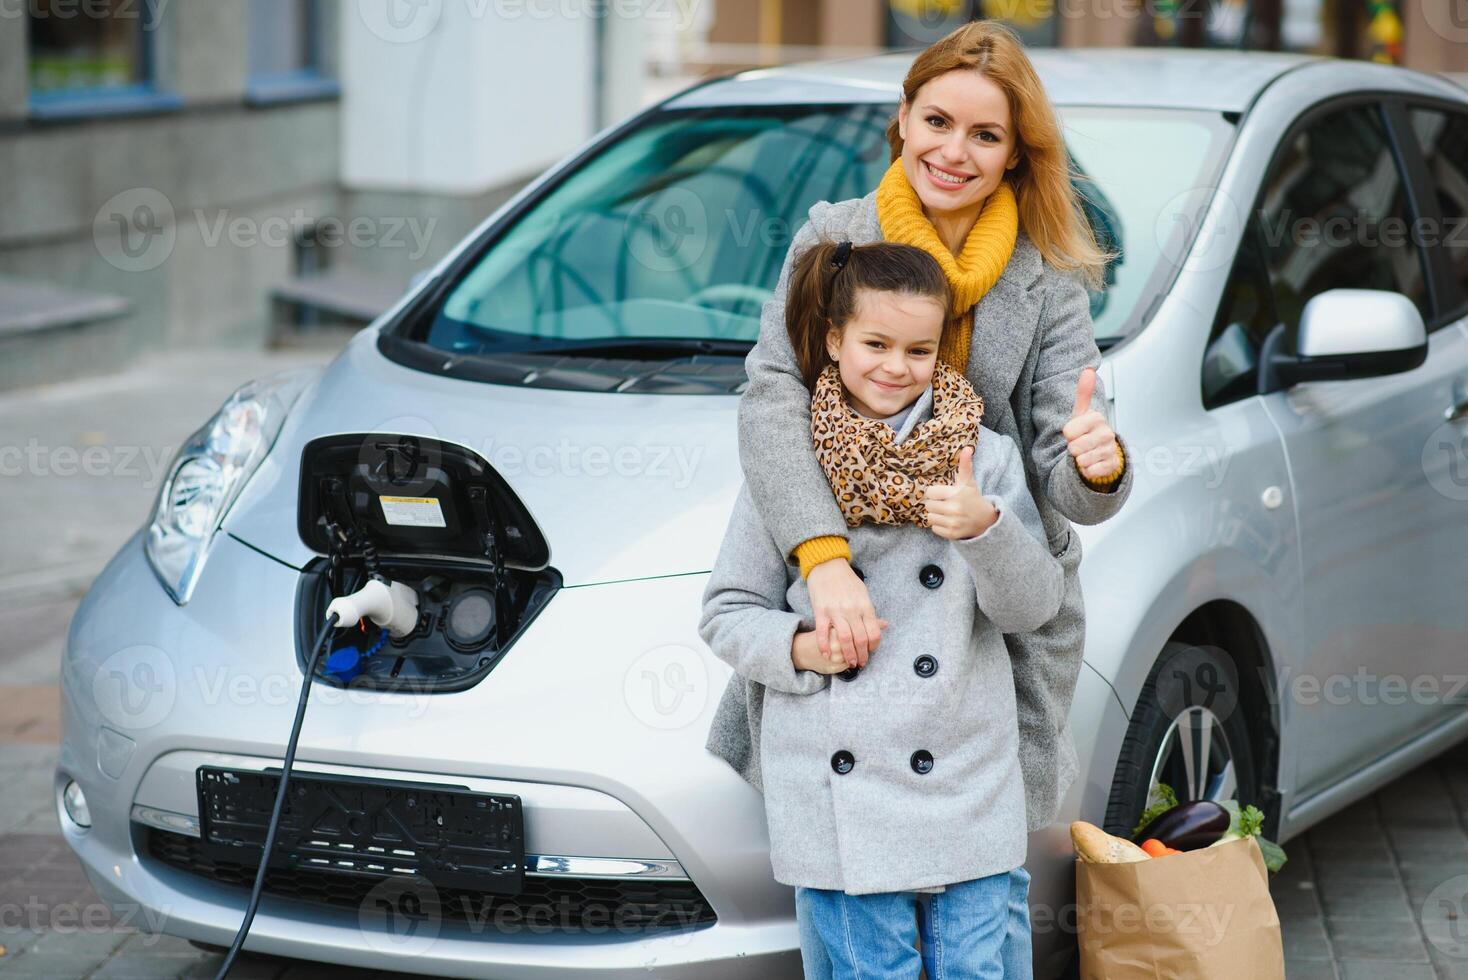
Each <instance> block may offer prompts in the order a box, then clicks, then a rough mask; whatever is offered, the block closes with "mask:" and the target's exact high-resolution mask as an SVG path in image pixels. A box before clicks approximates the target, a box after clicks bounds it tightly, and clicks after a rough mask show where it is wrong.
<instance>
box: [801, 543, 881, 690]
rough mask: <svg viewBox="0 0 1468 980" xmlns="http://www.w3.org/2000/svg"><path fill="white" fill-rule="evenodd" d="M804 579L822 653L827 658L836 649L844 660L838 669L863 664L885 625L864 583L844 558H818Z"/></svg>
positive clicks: (861, 665)
mask: <svg viewBox="0 0 1468 980" xmlns="http://www.w3.org/2000/svg"><path fill="white" fill-rule="evenodd" d="M805 583H806V588H807V589H808V590H809V592H810V606H811V611H812V612H813V613H815V617H816V628H815V638H816V643H817V646H818V647H819V649H820V653H821V656H822V657H827V658H829V657H830V655H831V653H832V652H837V653H839V654H840V656H841V660H842V663H843V666H841V667H839V668H837V669H839V670H845V669H846V668H847V667H865V666H866V665H867V657H868V656H870V655H871V651H873V650H875V649H877V642H878V641H879V640H880V639H881V638H882V627H883V626H886V625H887V623H886V620H879V619H878V618H877V609H876V607H875V606H873V605H872V597H871V596H870V595H869V594H868V593H867V587H866V583H865V582H863V581H862V580H861V579H859V578H857V577H856V573H855V572H854V571H852V570H851V563H850V562H849V561H847V560H846V559H845V558H832V559H831V560H830V561H823V562H821V563H820V564H819V565H817V566H816V567H815V568H812V569H811V570H810V574H809V575H808V576H806V579H805ZM833 633H834V639H833V637H832V634H833Z"/></svg>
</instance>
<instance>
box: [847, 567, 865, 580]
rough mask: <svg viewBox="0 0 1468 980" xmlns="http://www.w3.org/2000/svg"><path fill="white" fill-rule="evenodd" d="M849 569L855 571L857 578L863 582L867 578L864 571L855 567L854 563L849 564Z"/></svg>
mask: <svg viewBox="0 0 1468 980" xmlns="http://www.w3.org/2000/svg"><path fill="white" fill-rule="evenodd" d="M851 570H852V571H853V572H855V573H856V577H857V578H859V579H861V580H862V581H863V582H865V581H866V580H867V576H866V573H865V572H863V571H862V570H861V569H860V568H857V567H856V566H855V565H852V566H851Z"/></svg>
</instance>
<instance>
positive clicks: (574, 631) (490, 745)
mask: <svg viewBox="0 0 1468 980" xmlns="http://www.w3.org/2000/svg"><path fill="white" fill-rule="evenodd" d="M298 578H299V573H298V572H297V571H296V570H295V569H293V568H291V567H289V566H286V565H284V564H281V563H279V562H277V561H275V560H274V559H271V558H269V557H267V556H265V555H263V554H261V553H259V552H257V551H255V550H254V549H252V548H250V547H249V546H247V545H244V544H242V543H241V542H239V541H237V540H235V539H234V538H231V537H229V536H227V535H224V536H221V537H220V538H219V539H217V541H216V544H215V551H214V554H213V555H212V556H211V557H210V559H209V565H208V568H207V569H206V572H205V575H204V577H203V579H202V580H201V581H200V583H199V586H198V588H197V590H196V592H195V594H194V597H193V599H192V600H191V601H190V602H189V604H188V605H186V606H183V607H178V606H175V605H174V603H173V602H172V601H171V600H170V599H169V598H168V597H167V595H166V594H165V593H164V591H163V589H162V588H161V587H159V586H158V584H157V582H156V580H155V579H154V577H153V575H152V572H151V571H150V570H149V568H148V565H147V562H146V560H145V558H144V557H143V553H142V547H141V537H140V536H135V537H134V538H133V539H132V540H131V541H130V542H129V543H128V544H127V545H126V546H125V547H124V548H123V549H122V550H121V551H120V552H119V554H118V555H117V556H116V558H114V560H113V561H112V563H111V564H110V565H109V566H108V567H107V569H106V570H105V571H104V572H103V574H102V575H101V576H100V577H99V579H98V581H97V583H96V584H95V585H94V587H93V589H92V591H91V592H90V593H89V595H88V596H87V598H86V600H85V601H84V602H83V603H82V605H81V607H80V608H79V609H78V611H77V614H76V617H75V619H74V620H73V623H72V628H71V632H70V635H69V637H68V643H67V650H66V654H65V657H64V662H63V670H62V679H63V724H64V730H63V740H62V746H61V753H60V759H59V763H58V769H57V780H56V789H57V793H58V797H59V793H60V791H61V790H62V789H63V788H64V786H65V784H66V782H67V781H68V780H76V781H77V783H78V784H79V785H80V786H81V788H82V790H83V791H84V792H85V794H86V797H87V801H88V804H89V807H90V810H91V814H92V826H91V827H90V828H80V827H78V826H77V825H75V824H74V823H72V822H71V821H70V820H69V818H67V817H66V815H65V813H64V810H63V811H60V817H61V823H62V827H63V833H64V834H65V836H66V838H67V840H68V842H69V843H70V845H71V846H72V848H73V849H74V850H75V851H76V853H77V855H78V857H79V858H80V859H81V861H82V863H83V865H84V867H85V868H86V871H87V874H88V876H89V877H90V878H91V880H92V882H93V884H94V885H95V886H96V888H97V890H98V893H99V894H101V895H102V896H103V897H104V898H105V899H106V900H108V901H109V902H112V903H114V904H115V905H118V906H120V907H126V908H130V909H132V910H133V911H134V913H135V915H134V921H139V922H145V923H156V928H157V929H158V930H159V931H162V932H166V933H168V934H171V935H176V936H181V937H184V938H188V939H195V940H200V941H204V942H210V943H215V944H219V945H227V944H228V943H229V942H230V940H231V939H232V938H233V935H234V933H235V931H236V929H237V928H238V925H239V922H240V919H241V917H242V915H243V911H244V906H245V902H246V899H247V893H246V892H245V891H244V889H242V888H240V887H237V886H234V885H230V884H226V883H221V882H220V881H218V880H212V879H211V878H210V877H206V876H205V875H202V874H199V873H191V872H190V871H187V870H182V869H181V868H180V867H178V866H176V865H175V864H170V863H168V862H167V861H163V860H159V858H158V856H157V853H158V852H157V850H156V849H155V850H154V852H153V853H150V849H149V847H148V842H149V840H150V839H151V838H150V835H151V834H153V833H163V832H165V831H161V830H149V829H147V828H148V827H149V825H151V826H152V827H154V828H162V827H166V828H168V829H167V831H166V832H167V833H172V834H181V835H183V836H184V838H185V840H186V838H187V834H188V829H189V819H190V818H194V819H196V818H197V797H196V795H195V786H194V771H195V769H196V768H197V767H198V766H199V765H202V764H206V763H207V764H213V765H225V766H231V767H236V768H254V769H262V768H266V767H268V766H278V765H279V760H280V758H281V757H282V755H283V754H284V742H285V739H286V737H287V735H288V734H289V731H290V727H291V720H292V717H293V714H294V710H295V702H296V697H297V693H298V691H299V685H300V680H301V675H300V671H299V667H298V666H297V662H296V656H295V648H294V643H295V640H294V624H293V622H292V616H293V611H294V609H295V594H296V593H295V590H296V585H297V582H298ZM703 581H704V579H703V576H681V577H672V578H667V579H654V580H644V581H639V582H629V583H617V584H610V585H603V586H596V587H585V588H570V589H563V590H562V591H561V592H560V593H559V594H558V595H557V596H556V597H555V599H554V600H553V601H552V602H551V603H550V605H549V606H548V607H547V608H546V609H545V611H544V612H543V613H542V614H541V615H540V617H539V618H538V620H537V621H536V623H535V625H534V628H533V629H531V630H530V631H528V632H527V633H526V634H525V635H524V636H523V637H521V639H520V640H519V641H518V642H517V643H516V645H515V646H514V647H513V648H512V649H511V650H510V651H509V652H508V653H507V654H506V655H505V658H504V660H503V661H502V662H501V663H500V664H499V665H498V666H497V667H496V669H495V670H494V672H493V673H492V674H491V675H490V676H489V677H487V678H486V679H485V680H484V681H483V682H481V683H479V684H478V685H476V686H475V687H473V688H471V689H469V690H466V691H462V692H457V693H452V694H432V695H430V694H416V695H410V694H387V693H382V692H356V691H341V690H338V689H334V688H330V687H327V686H323V685H320V684H318V685H316V686H315V687H313V690H312V694H311V701H310V704H309V706H308V708H307V711H306V717H305V722H304V725H303V727H302V732H301V738H300V744H299V747H298V749H297V763H296V768H297V770H298V771H301V772H309V771H316V772H336V773H342V774H351V775H359V776H366V777H377V778H392V779H421V780H423V781H431V782H451V783H454V784H456V785H462V786H465V787H467V788H469V789H475V790H481V791H486V792H512V793H517V794H519V795H521V797H522V800H523V801H524V810H525V821H526V822H525V844H526V852H527V855H531V854H533V855H542V856H547V857H551V858H573V857H580V858H587V857H589V858H597V859H626V860H628V861H634V862H641V863H642V864H644V865H647V866H649V867H653V866H655V867H657V868H659V869H661V870H660V871H659V872H657V873H658V874H662V875H672V876H673V877H674V878H676V877H677V876H678V875H679V873H680V872H681V874H683V875H686V877H687V878H688V879H689V880H690V881H691V883H692V885H693V886H696V888H697V890H698V892H700V893H701V895H702V898H703V899H704V900H706V902H707V904H708V906H710V907H711V908H712V910H713V912H714V914H715V915H716V921H713V922H704V923H701V924H696V925H692V926H675V927H660V928H657V929H639V928H624V927H619V926H618V925H617V924H616V923H615V922H613V923H609V924H608V925H607V927H606V928H605V929H603V930H600V931H590V930H587V929H582V930H579V931H577V930H567V929H560V928H554V927H549V928H545V927H537V926H535V925H526V926H524V927H523V928H507V927H506V926H505V925H504V924H503V923H502V922H501V923H497V922H496V921H494V920H492V919H491V920H489V921H477V922H476V921H474V920H473V919H472V918H471V919H470V920H469V921H463V920H461V919H454V920H452V921H450V920H449V919H448V918H440V919H438V920H437V921H435V920H434V919H433V918H432V917H429V918H428V919H424V918H422V917H420V918H417V919H413V920H411V921H410V920H405V919H401V918H398V917H394V916H393V915H392V914H391V912H392V903H391V902H390V901H389V902H387V903H386V904H384V903H383V902H382V900H381V899H382V896H381V895H377V896H376V897H375V899H374V901H372V902H364V903H361V904H360V905H359V906H358V907H346V906H343V905H331V904H327V903H323V902H305V901H300V900H297V899H288V898H284V897H281V896H278V895H277V896H272V895H271V894H269V893H268V892H267V894H266V895H265V896H264V897H263V898H262V901H261V905H260V911H259V913H258V914H257V916H256V919H255V921H254V924H253V925H252V927H251V930H250V938H249V940H248V942H247V944H246V947H247V948H248V949H250V950H252V951H260V952H267V953H273V954H277V955H283V956H293V957H300V958H303V959H314V960H322V961H327V962H335V963H341V964H345V965H352V966H359V967H370V968H379V969H381V968H387V969H402V970H410V971H413V972H426V973H435V974H440V975H444V976H461V977H490V976H493V977H558V976H577V975H586V974H590V973H595V974H596V975H597V976H599V977H600V976H608V977H614V976H619V975H623V974H626V975H631V974H632V973H634V972H635V973H636V974H637V975H639V976H647V975H651V976H689V975H694V974H696V975H698V976H707V977H723V976H729V977H736V976H738V977H745V976H750V975H752V974H758V975H761V976H764V975H769V976H779V975H790V976H798V975H799V969H800V968H799V953H798V942H797V936H796V931H795V924H794V908H793V901H792V897H793V896H792V892H791V889H789V888H788V887H786V886H783V885H780V884H778V883H777V882H775V881H774V880H773V877H772V875H771V870H770V865H769V857H768V839H767V837H766V834H765V823H764V819H763V814H764V811H763V803H762V800H761V799H760V797H759V795H758V793H756V792H755V791H754V790H753V789H752V788H751V787H749V786H747V785H746V784H745V783H744V782H743V781H742V780H741V779H739V777H738V776H737V775H735V774H734V773H733V772H732V771H731V770H730V769H729V768H728V767H727V766H726V765H725V764H724V763H723V762H722V761H720V760H718V759H716V758H715V757H713V756H711V755H710V754H709V753H707V752H706V751H705V750H704V748H703V734H704V732H705V731H706V730H707V726H708V722H709V719H710V717H711V714H712V712H713V710H714V708H715V706H716V704H717V701H718V696H719V693H720V692H721V691H722V688H723V684H724V682H725V679H726V678H727V676H728V670H727V668H726V667H724V666H723V665H722V664H720V663H719V662H718V661H717V660H715V659H714V658H713V657H712V656H711V655H710V654H708V652H707V650H706V649H705V648H704V647H703V644H702V643H701V641H699V639H698V636H697V629H696V625H697V616H698V610H699V606H700V595H701V590H702V586H703ZM173 840H174V843H179V841H178V840H177V839H176V838H175V839H173ZM646 880H651V879H646ZM138 912H141V913H143V914H141V915H138V914H136V913H138Z"/></svg>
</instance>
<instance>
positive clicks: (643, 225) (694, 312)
mask: <svg viewBox="0 0 1468 980" xmlns="http://www.w3.org/2000/svg"><path fill="white" fill-rule="evenodd" d="M891 115H892V107H891V106H890V105H841V106H829V105H825V106H797V107H773V108H770V107H766V108H757V109H756V108H746V109H729V108H718V109H702V110H693V111H665V112H661V113H657V114H654V115H652V116H650V117H649V118H648V119H646V120H645V121H644V122H643V123H641V124H640V125H638V126H637V127H635V128H634V129H632V130H631V131H629V132H627V133H626V134H624V135H622V136H621V137H620V138H618V139H617V140H615V141H614V142H613V143H611V144H610V145H608V146H606V147H604V148H603V149H602V150H601V151H600V152H598V153H596V154H595V155H594V156H592V157H591V158H590V159H588V160H587V161H585V162H584V163H583V164H582V165H580V166H579V167H578V168H576V169H575V170H574V171H573V172H571V173H570V174H569V175H568V176H566V177H565V178H563V179H561V180H560V181H559V182H558V183H557V184H555V185H554V186H553V187H552V188H551V189H549V191H548V192H545V193H543V194H542V195H541V196H540V197H539V199H538V200H537V201H535V202H534V203H533V204H532V205H531V206H530V207H529V208H527V209H525V210H524V211H523V212H522V213H520V214H519V215H518V217H516V218H514V219H513V221H512V223H510V224H509V226H508V227H503V226H502V227H501V228H500V229H498V230H497V231H496V232H495V233H494V234H495V235H496V237H495V238H494V239H493V240H490V241H489V242H488V244H487V245H481V246H480V249H479V251H478V253H477V256H476V258H475V259H474V260H473V262H472V263H470V264H469V265H468V267H467V269H465V270H464V271H463V272H461V273H459V274H458V276H457V281H456V282H455V283H454V284H453V285H452V286H451V288H450V289H449V290H448V292H447V295H446V296H445V298H444V299H443V301H442V302H441V303H438V304H435V307H434V308H433V309H431V310H429V311H428V314H429V315H428V316H426V317H421V318H417V319H416V325H415V326H409V327H408V329H407V331H406V333H407V336H409V337H411V338H412V339H414V340H417V341H419V342H422V343H424V344H426V345H428V346H429V347H431V348H433V349H436V350H439V351H444V352H449V353H452V354H456V355H463V356H468V357H473V356H474V355H494V354H496V353H506V354H508V353H516V354H525V353H534V352H538V351H545V352H551V351H554V352H555V353H556V354H557V355H558V356H566V355H567V354H572V355H574V354H576V353H577V352H584V353H586V354H588V355H592V354H595V355H598V356H604V355H606V354H608V353H620V352H626V353H627V355H628V356H644V357H645V356H647V354H646V352H656V353H658V354H660V355H661V356H669V357H673V356H682V355H681V354H679V353H678V352H680V351H685V352H698V351H705V352H714V353H719V352H722V353H732V352H737V351H741V350H744V349H747V347H748V345H749V344H752V343H753V342H754V340H755V339H756V338H757V337H758V335H759V313H760V307H761V305H762V304H763V302H764V301H765V300H766V299H767V298H768V297H769V296H770V295H771V290H772V289H773V287H774V285H775V280H776V279H777V278H778V276H779V272H780V266H781V263H782V262H783V261H784V257H785V252H786V249H787V247H788V246H789V243H790V239H791V237H792V235H793V233H794V232H795V230H796V229H798V228H799V226H800V224H801V223H803V222H804V221H805V218H806V212H807V211H808V209H809V208H810V206H811V205H812V204H813V203H814V202H816V201H821V200H827V201H840V200H844V199H847V198H854V197H861V196H863V195H865V194H866V193H868V192H869V191H870V190H872V188H874V187H876V185H877V182H878V181H879V180H880V178H881V176H882V173H883V171H884V170H885V169H886V167H887V165H888V160H889V155H888V148H887V141H886V127H887V122H888V120H889V119H890V118H891ZM1061 115H1062V122H1063V125H1064V130H1065V136H1066V140H1067V144H1068V146H1069V149H1070V152H1071V154H1072V158H1073V161H1074V167H1075V169H1076V170H1077V171H1078V172H1079V174H1080V175H1081V177H1082V179H1081V180H1080V181H1078V184H1077V186H1078V187H1079V188H1080V189H1081V191H1082V194H1083V196H1084V199H1085V201H1086V205H1087V211H1088V213H1089V216H1090V218H1091V221H1092V225H1093V227H1094V228H1095V229H1096V232H1097V236H1098V238H1099V239H1100V240H1101V241H1102V243H1103V244H1106V245H1110V246H1111V247H1112V248H1114V249H1115V250H1117V251H1119V252H1121V253H1122V257H1121V258H1120V259H1119V260H1118V261H1116V262H1113V263H1112V264H1111V265H1110V266H1109V267H1108V269H1107V274H1106V279H1107V283H1106V286H1105V287H1104V288H1103V289H1102V290H1101V291H1099V292H1097V293H1094V294H1092V297H1091V299H1092V303H1091V308H1092V314H1093V318H1094V321H1095V329H1096V335H1097V339H1098V342H1100V343H1101V344H1102V346H1108V345H1109V344H1111V343H1114V342H1115V341H1116V340H1117V339H1119V338H1120V337H1122V336H1124V335H1125V334H1127V333H1128V332H1130V331H1131V330H1133V329H1135V328H1136V327H1137V326H1138V325H1139V323H1140V321H1141V319H1142V316H1143V315H1144V313H1145V311H1146V310H1147V309H1148V308H1150V306H1151V305H1152V304H1151V303H1150V300H1151V298H1152V297H1153V296H1154V295H1155V294H1156V292H1157V291H1158V290H1161V289H1165V288H1167V285H1168V283H1170V281H1171V272H1172V269H1171V265H1172V263H1169V262H1164V261H1163V257H1164V255H1165V254H1168V253H1169V252H1170V251H1171V249H1172V248H1175V247H1178V246H1177V244H1176V242H1175V241H1171V242H1170V241H1169V239H1168V237H1167V236H1168V235H1176V234H1179V233H1180V232H1179V230H1178V229H1177V228H1174V227H1164V226H1167V225H1171V224H1174V223H1177V221H1176V219H1171V220H1170V221H1168V222H1164V221H1161V220H1160V219H1159V216H1161V215H1163V214H1164V213H1181V214H1182V215H1183V216H1186V214H1189V213H1196V212H1195V211H1193V210H1189V211H1181V212H1179V205H1178V201H1180V200H1184V201H1188V202H1189V203H1188V204H1187V205H1186V207H1187V208H1189V209H1196V208H1197V207H1200V206H1201V205H1202V203H1204V201H1203V199H1202V198H1201V197H1199V195H1198V194H1197V191H1196V189H1197V188H1202V187H1206V186H1208V185H1209V184H1210V183H1211V182H1212V178H1213V176H1214V174H1215V172H1216V168H1217V166H1218V165H1219V163H1220V161H1221V158H1222V155H1223V152H1224V150H1225V148H1226V144H1227V140H1228V137H1229V134H1230V133H1231V131H1232V127H1231V126H1229V125H1228V124H1227V123H1226V122H1225V121H1224V120H1223V118H1222V117H1221V116H1220V115H1218V114H1217V113H1205V112H1187V111H1177V110H1152V109H1114V108H1092V107H1066V108H1064V109H1063V110H1062V112H1061ZM1195 197H1197V198H1198V199H1197V200H1196V201H1195V200H1192V198H1195ZM1181 224H1182V225H1184V226H1186V225H1187V224H1189V222H1186V221H1183V222H1181ZM1144 304H1145V305H1144ZM634 352H643V353H636V354H635V353H634Z"/></svg>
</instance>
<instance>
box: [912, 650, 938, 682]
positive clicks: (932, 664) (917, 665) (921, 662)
mask: <svg viewBox="0 0 1468 980" xmlns="http://www.w3.org/2000/svg"><path fill="white" fill-rule="evenodd" d="M912 669H913V672H914V673H916V674H917V675H918V676H919V677H932V676H933V675H934V674H936V673H937V672H938V658H937V657H935V656H933V655H932V654H928V653H924V654H922V655H920V656H919V657H918V658H917V659H916V660H914V661H913V662H912Z"/></svg>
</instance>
